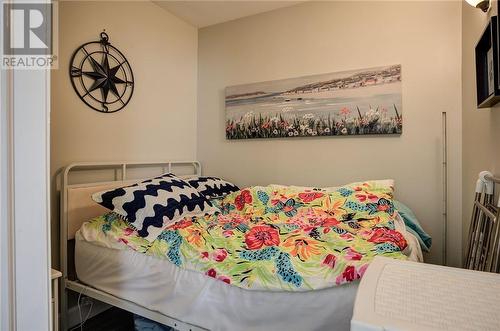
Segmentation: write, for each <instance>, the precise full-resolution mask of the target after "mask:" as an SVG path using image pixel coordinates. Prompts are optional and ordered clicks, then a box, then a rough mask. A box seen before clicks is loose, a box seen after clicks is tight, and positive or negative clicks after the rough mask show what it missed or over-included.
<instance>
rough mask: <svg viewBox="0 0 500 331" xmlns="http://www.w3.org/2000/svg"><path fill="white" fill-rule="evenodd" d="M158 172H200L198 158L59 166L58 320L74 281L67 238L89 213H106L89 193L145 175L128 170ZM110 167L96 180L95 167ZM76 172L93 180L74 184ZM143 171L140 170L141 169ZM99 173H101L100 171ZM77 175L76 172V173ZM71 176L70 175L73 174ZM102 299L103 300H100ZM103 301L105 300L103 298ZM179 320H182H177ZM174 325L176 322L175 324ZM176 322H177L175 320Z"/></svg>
mask: <svg viewBox="0 0 500 331" xmlns="http://www.w3.org/2000/svg"><path fill="white" fill-rule="evenodd" d="M186 167H188V168H190V170H192V172H191V173H189V174H186V173H184V171H185V170H186V169H185V168H186ZM151 168H153V169H155V170H158V169H159V170H160V172H161V173H162V174H163V173H166V172H174V173H175V168H179V170H182V175H180V177H186V176H193V175H198V176H201V164H200V162H198V161H158V162H127V161H124V162H85V163H72V164H70V165H68V166H66V167H65V168H63V169H62V172H61V191H60V202H61V205H60V215H59V225H60V228H59V231H60V241H61V242H60V263H61V266H60V267H61V272H62V282H61V288H62V293H61V323H62V325H63V326H67V312H68V298H67V293H66V289H67V288H69V287H68V286H69V284H73V285H74V284H75V281H71V280H69V279H68V274H69V271H70V269H69V267H71V268H72V269H71V270H72V271H73V270H74V269H73V268H74V267H73V265H71V266H70V265H69V261H71V263H73V261H74V257H73V256H68V247H70V246H71V247H72V245H69V243H70V241H71V239H73V238H74V236H75V233H76V231H78V229H79V228H80V226H81V225H82V224H83V223H84V222H86V221H88V220H90V219H92V218H93V217H96V216H99V215H102V214H104V213H106V211H107V209H105V208H103V207H101V206H99V205H98V204H97V203H95V202H94V201H92V199H91V195H92V193H95V192H99V191H102V190H106V189H111V188H117V187H121V186H125V185H130V184H133V183H134V182H138V181H141V180H142V179H143V178H145V177H139V178H129V170H132V169H135V170H141V169H142V170H148V171H147V175H146V177H153V176H155V175H158V171H152V170H151ZM106 170H107V171H109V170H113V172H112V173H113V175H112V176H109V173H107V176H106V177H113V179H112V180H101V181H97V180H96V178H95V177H102V176H95V177H94V175H95V174H96V173H98V172H99V171H106ZM77 173H79V174H87V175H90V176H85V177H86V178H93V177H94V179H93V180H90V181H89V180H83V181H82V180H79V181H78V183H77V184H74V183H72V182H73V181H74V180H73V181H72V180H71V179H72V176H75V175H76V174H77ZM143 173H144V171H143ZM101 175H102V174H101ZM76 177H78V176H76ZM73 179H74V178H73ZM104 301H105V300H104ZM105 302H107V301H105ZM181 324H182V323H181ZM176 325H177V324H176ZM179 325H180V324H179Z"/></svg>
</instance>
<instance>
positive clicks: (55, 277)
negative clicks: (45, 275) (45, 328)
mask: <svg viewBox="0 0 500 331" xmlns="http://www.w3.org/2000/svg"><path fill="white" fill-rule="evenodd" d="M61 276H62V273H61V272H60V271H58V270H55V269H50V279H51V280H52V300H51V302H52V305H51V309H52V330H53V331H59V278H61Z"/></svg>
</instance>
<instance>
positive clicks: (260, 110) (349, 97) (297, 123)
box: [225, 65, 403, 139]
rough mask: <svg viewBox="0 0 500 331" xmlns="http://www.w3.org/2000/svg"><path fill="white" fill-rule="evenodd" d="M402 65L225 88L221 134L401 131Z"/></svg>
mask: <svg viewBox="0 0 500 331" xmlns="http://www.w3.org/2000/svg"><path fill="white" fill-rule="evenodd" d="M401 84H402V83H401V65H391V66H385V67H378V68H370V69H362V70H353V71H345V72H337V73H329V74H320V75H313V76H306V77H299V78H290V79H282V80H275V81H269V82H262V83H253V84H245V85H237V86H230V87H227V88H226V98H225V103H226V138H227V139H251V138H285V137H314V136H350V135H376V134H401V132H402V128H403V119H402V101H401Z"/></svg>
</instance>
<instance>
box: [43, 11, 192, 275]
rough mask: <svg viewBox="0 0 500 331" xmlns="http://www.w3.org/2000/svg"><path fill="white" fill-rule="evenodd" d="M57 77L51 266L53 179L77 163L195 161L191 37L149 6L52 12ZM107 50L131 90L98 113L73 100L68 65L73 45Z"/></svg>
mask: <svg viewBox="0 0 500 331" xmlns="http://www.w3.org/2000/svg"><path fill="white" fill-rule="evenodd" d="M59 19H60V21H59V70H55V71H53V78H52V100H53V101H52V116H51V121H52V123H51V129H52V139H51V147H52V155H51V162H52V167H51V169H52V179H53V182H52V184H53V195H52V201H53V207H52V211H53V216H52V223H53V227H52V229H53V232H52V237H53V240H52V248H53V264H54V265H56V266H57V265H58V251H59V249H58V240H57V238H58V237H59V236H58V226H57V224H58V217H59V213H58V202H59V201H58V196H57V195H56V192H55V189H56V183H55V181H54V180H55V178H56V177H55V174H56V171H57V170H58V169H60V168H61V167H63V166H65V165H67V164H69V163H72V162H80V161H125V160H127V161H143V160H181V159H190V160H191V159H195V158H196V98H197V95H196V87H197V86H196V85H197V70H198V69H197V47H198V39H197V35H198V31H197V29H196V28H195V27H193V26H191V25H189V24H187V23H185V22H184V21H182V20H181V19H179V18H177V17H175V16H173V15H172V14H170V13H168V12H167V11H165V10H163V9H161V8H160V7H158V6H157V5H156V4H154V3H152V2H150V1H136V2H133V1H123V2H119V3H117V2H105V1H71V2H68V1H64V2H60V4H59ZM103 29H106V32H107V33H108V34H109V37H110V42H111V43H112V44H113V45H114V46H115V47H117V48H118V49H119V50H120V51H122V52H123V53H124V55H125V56H126V57H127V59H128V60H129V62H130V64H131V66H132V70H133V71H134V78H135V90H134V95H133V97H132V99H131V100H130V103H129V104H128V105H127V106H126V107H125V108H124V109H123V110H121V111H119V112H117V113H112V114H102V113H98V112H96V111H94V110H92V109H91V108H89V107H87V106H86V105H85V104H84V103H83V102H82V101H81V100H80V99H79V98H78V96H77V95H76V93H75V92H74V90H73V87H72V86H71V82H70V79H69V73H68V68H69V60H70V58H71V55H72V53H73V51H74V50H75V49H76V48H77V47H79V46H80V45H81V44H83V43H85V42H88V41H92V40H98V38H99V33H100V32H101V31H102V30H103Z"/></svg>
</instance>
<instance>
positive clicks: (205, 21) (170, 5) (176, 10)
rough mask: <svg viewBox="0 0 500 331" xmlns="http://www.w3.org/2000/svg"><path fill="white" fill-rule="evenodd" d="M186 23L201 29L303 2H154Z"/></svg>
mask: <svg viewBox="0 0 500 331" xmlns="http://www.w3.org/2000/svg"><path fill="white" fill-rule="evenodd" d="M154 2H155V3H156V4H157V5H159V6H160V7H162V8H164V9H166V10H168V11H169V12H171V13H172V14H174V15H175V16H177V17H180V18H182V19H183V20H185V21H186V22H188V23H190V24H192V25H194V26H196V27H199V28H203V27H206V26H209V25H214V24H218V23H222V22H227V21H231V20H235V19H238V18H241V17H245V16H251V15H255V14H259V13H263V12H267V11H271V10H274V9H278V8H283V7H288V6H293V5H296V4H298V3H301V2H304V1H286V0H285V1H238V0H232V1H208V0H207V1H165V0H164V1H158V0H157V1H154Z"/></svg>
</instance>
